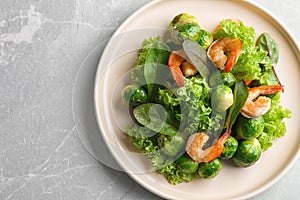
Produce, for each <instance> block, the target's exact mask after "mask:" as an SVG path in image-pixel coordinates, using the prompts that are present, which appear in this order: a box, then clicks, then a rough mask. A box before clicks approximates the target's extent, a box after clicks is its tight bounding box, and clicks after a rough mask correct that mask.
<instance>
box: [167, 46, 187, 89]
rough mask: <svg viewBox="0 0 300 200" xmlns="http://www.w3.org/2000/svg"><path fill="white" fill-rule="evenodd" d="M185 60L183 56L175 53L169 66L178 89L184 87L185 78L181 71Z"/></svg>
mask: <svg viewBox="0 0 300 200" xmlns="http://www.w3.org/2000/svg"><path fill="white" fill-rule="evenodd" d="M184 60H185V58H183V57H182V56H180V55H178V54H177V53H175V52H172V53H171V54H170V56H169V60H168V65H169V67H170V71H171V74H172V77H173V79H174V80H175V82H176V83H177V85H178V87H182V86H183V85H184V77H183V73H182V71H181V70H180V65H181V63H182V62H183V61H184Z"/></svg>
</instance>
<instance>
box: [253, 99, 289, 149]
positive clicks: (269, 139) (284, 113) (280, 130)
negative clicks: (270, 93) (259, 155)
mask: <svg viewBox="0 0 300 200" xmlns="http://www.w3.org/2000/svg"><path fill="white" fill-rule="evenodd" d="M263 118H264V121H265V127H264V130H263V133H262V134H261V135H260V136H259V137H258V138H257V139H258V141H259V142H260V144H261V147H262V150H263V151H266V150H267V149H268V148H270V147H271V146H272V145H273V140H275V139H277V138H280V137H282V136H284V135H285V133H286V124H285V122H284V119H285V118H287V119H289V118H291V111H290V110H289V109H286V108H283V107H282V106H281V105H280V93H277V94H276V95H275V96H274V97H272V104H271V108H270V110H269V111H268V112H267V113H266V114H265V115H264V116H263Z"/></svg>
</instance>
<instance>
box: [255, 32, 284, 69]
mask: <svg viewBox="0 0 300 200" xmlns="http://www.w3.org/2000/svg"><path fill="white" fill-rule="evenodd" d="M256 46H258V47H259V48H261V49H263V50H265V51H266V52H268V57H269V58H270V60H271V62H272V64H273V66H275V65H277V63H278V60H279V46H278V44H277V42H276V41H275V40H274V39H273V38H272V37H271V36H270V35H269V34H268V33H262V34H261V35H260V36H259V37H258V39H257V42H256Z"/></svg>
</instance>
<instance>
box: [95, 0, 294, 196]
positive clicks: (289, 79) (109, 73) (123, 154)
mask: <svg viewBox="0 0 300 200" xmlns="http://www.w3.org/2000/svg"><path fill="white" fill-rule="evenodd" d="M183 12H186V13H190V14H192V15H194V16H196V17H197V18H198V20H199V24H200V26H201V27H203V28H204V29H207V30H209V31H212V30H213V28H214V27H215V26H216V25H217V23H218V22H219V21H220V20H223V19H227V18H239V19H241V20H242V21H243V22H244V23H245V24H246V25H248V26H252V27H254V28H255V30H256V33H257V34H260V33H263V32H268V33H269V34H271V35H272V37H273V38H274V39H275V40H276V41H277V42H278V43H279V46H280V61H279V64H278V66H277V74H278V76H279V79H280V80H281V82H282V83H283V84H284V86H285V93H284V95H282V104H283V105H284V106H285V107H287V108H289V109H291V110H292V118H291V119H289V120H287V127H288V131H287V134H286V135H285V137H283V138H281V139H279V140H277V141H275V143H274V145H273V147H271V148H270V149H269V150H268V151H266V152H264V153H263V155H262V157H261V158H260V160H259V161H258V162H257V163H256V164H255V165H254V166H252V167H249V168H246V169H243V168H237V167H234V166H232V165H231V164H226V163H225V165H224V166H223V169H222V171H221V173H220V174H219V175H218V176H217V177H216V178H214V179H212V180H202V179H197V180H195V181H193V182H191V183H183V184H179V185H176V186H174V185H170V184H169V183H168V182H167V181H166V179H165V178H164V177H163V176H162V175H160V174H158V173H156V172H152V171H151V168H149V166H148V162H147V160H146V159H145V158H144V157H143V156H141V155H140V154H138V153H136V152H137V151H136V150H135V148H134V147H133V146H132V144H131V143H130V141H129V139H128V138H127V137H126V136H125V135H124V134H123V132H122V128H124V126H126V124H127V123H128V120H129V119H130V118H129V116H128V112H127V111H126V109H124V106H123V105H122V102H121V88H122V87H124V86H125V85H126V84H128V79H126V77H125V78H124V74H126V73H127V72H128V70H129V69H130V68H131V67H132V66H133V64H134V63H135V61H136V58H137V50H138V49H139V48H140V47H141V42H142V41H143V39H145V38H147V37H149V36H156V35H157V34H160V33H162V32H163V29H164V28H166V27H168V24H169V22H170V20H171V19H172V18H173V17H174V16H175V15H177V14H179V13H183ZM150 30H151V31H150ZM299 66H300V57H299V46H298V45H297V44H296V42H295V39H294V38H293V37H292V36H291V34H290V33H289V32H288V30H287V29H286V28H285V26H284V25H282V24H281V23H280V22H279V21H278V20H276V19H275V18H274V17H273V16H272V15H271V14H270V13H268V12H267V11H265V10H264V9H262V8H260V7H259V6H257V5H254V4H253V3H249V2H245V1H238V0H236V1H224V0H214V1H211V0H202V1H199V0H162V1H153V2H151V3H150V4H148V5H146V6H144V7H143V8H141V9H139V10H138V11H137V12H135V13H134V14H133V15H132V16H131V17H129V18H128V19H127V20H126V21H125V22H124V23H123V24H122V26H120V28H119V29H118V30H117V31H116V33H115V34H114V37H113V38H112V40H111V41H110V42H109V43H108V44H107V46H106V48H105V51H104V53H103V54H102V58H101V61H100V63H99V66H98V70H97V74H96V82H95V109H96V117H97V122H98V125H99V127H100V130H101V132H102V136H103V138H104V140H105V142H106V144H107V146H108V148H109V149H110V151H111V153H112V155H113V156H114V158H115V159H116V160H117V162H118V163H119V164H120V166H121V167H122V168H123V169H124V171H126V172H127V173H128V174H129V175H130V176H131V177H132V178H133V179H134V180H135V181H136V182H137V183H139V184H140V185H142V186H143V187H145V188H146V189H148V190H150V191H152V192H153V193H155V194H157V195H159V196H161V197H164V198H167V199H186V200H188V199H210V200H213V199H222V200H224V199H245V198H249V197H251V196H254V195H256V194H258V193H260V192H262V191H263V190H265V189H267V188H268V187H270V186H271V185H272V184H274V183H275V182H276V181H277V180H278V179H279V178H280V177H282V176H283V174H284V173H285V172H287V170H288V169H289V168H290V167H291V165H292V164H293V162H294V161H295V160H296V157H297V156H298V155H299V146H300V134H299V130H300V123H299V119H300V107H299V106H297V105H298V104H299V102H300V92H299V88H300V67H299ZM120 80H121V81H120ZM145 171H147V172H145ZM141 172H145V173H141Z"/></svg>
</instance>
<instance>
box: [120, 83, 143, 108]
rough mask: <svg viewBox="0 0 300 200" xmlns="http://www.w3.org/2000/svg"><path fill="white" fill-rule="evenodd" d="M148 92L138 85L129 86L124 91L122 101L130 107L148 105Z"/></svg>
mask: <svg viewBox="0 0 300 200" xmlns="http://www.w3.org/2000/svg"><path fill="white" fill-rule="evenodd" d="M147 99H148V97H147V92H146V91H145V90H144V89H143V88H141V87H138V86H137V85H134V84H132V85H127V86H126V87H125V88H124V89H123V91H122V100H123V102H124V103H125V104H126V105H129V106H130V107H136V106H138V105H141V104H144V103H147Z"/></svg>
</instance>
